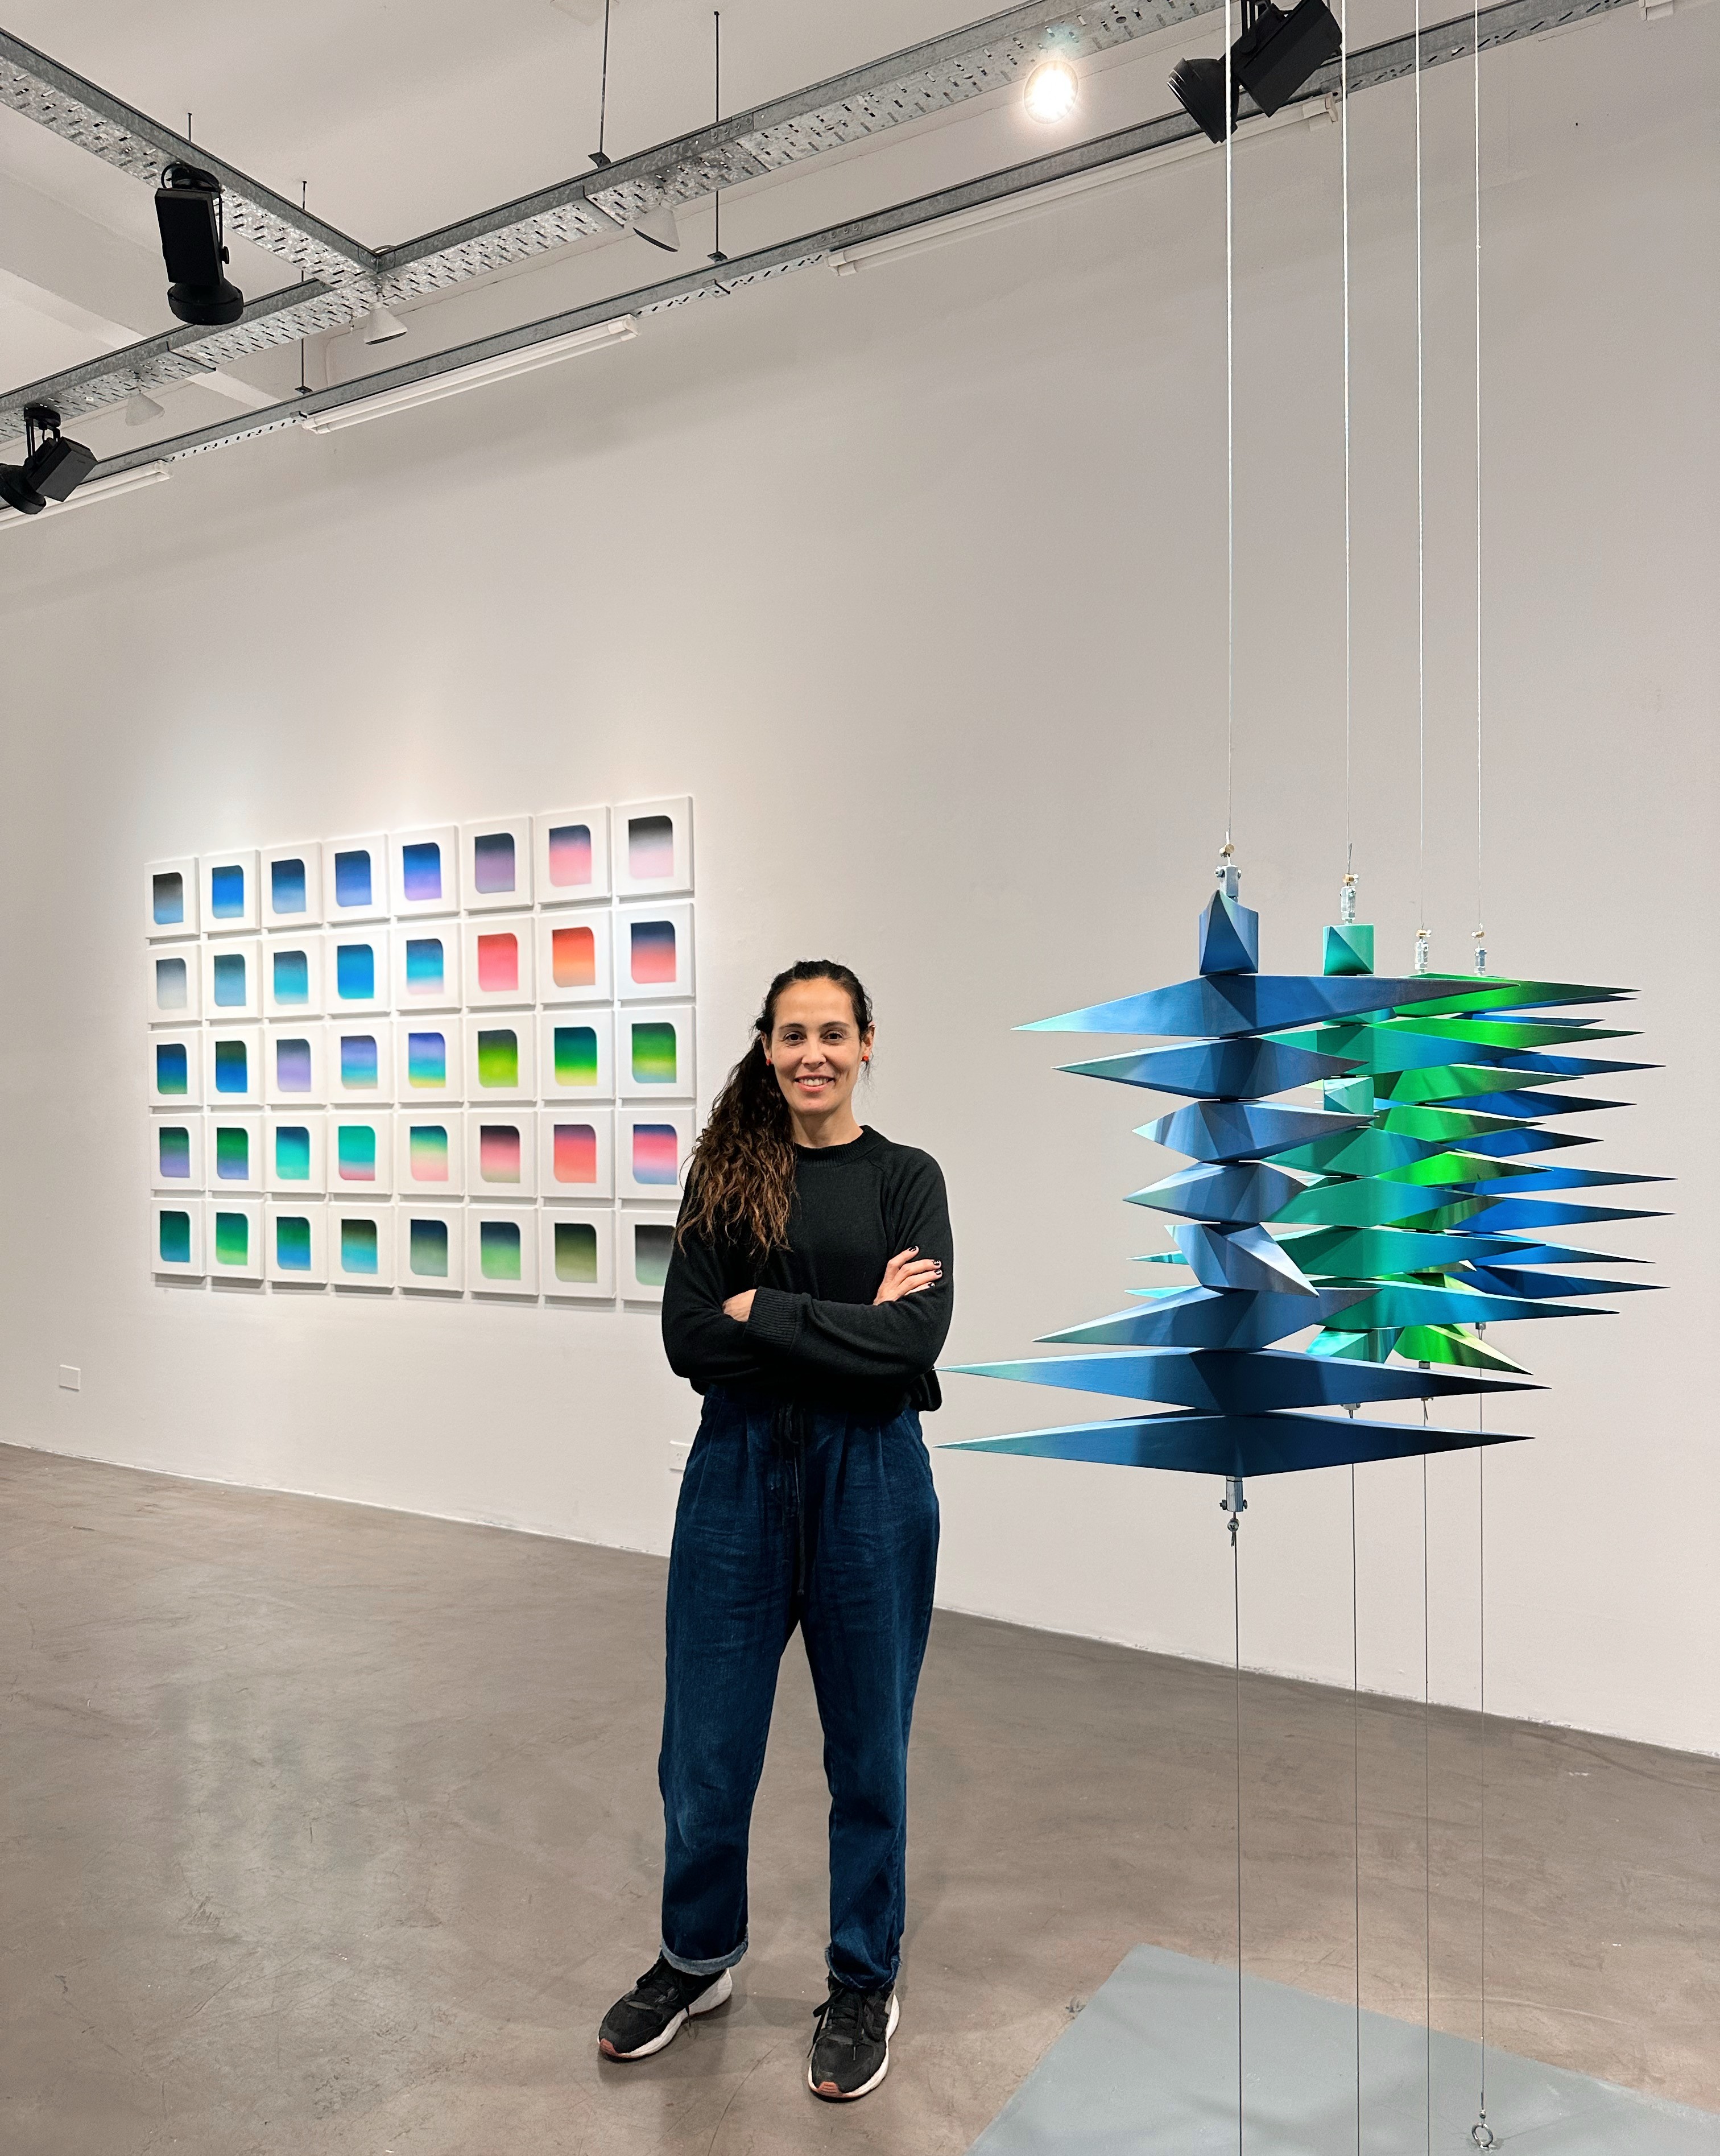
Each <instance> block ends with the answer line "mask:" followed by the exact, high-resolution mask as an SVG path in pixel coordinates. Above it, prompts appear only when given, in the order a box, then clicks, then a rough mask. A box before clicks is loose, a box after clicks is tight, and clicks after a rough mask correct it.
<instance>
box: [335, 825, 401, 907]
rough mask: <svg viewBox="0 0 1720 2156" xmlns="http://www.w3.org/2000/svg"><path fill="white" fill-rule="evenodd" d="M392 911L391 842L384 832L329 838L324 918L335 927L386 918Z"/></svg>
mask: <svg viewBox="0 0 1720 2156" xmlns="http://www.w3.org/2000/svg"><path fill="white" fill-rule="evenodd" d="M322 917H323V919H324V920H325V921H326V922H327V923H328V925H329V927H331V928H341V927H345V926H346V925H347V922H348V921H382V920H385V919H386V918H387V917H388V840H387V839H385V838H384V837H383V834H382V833H381V832H380V831H373V832H371V833H370V834H367V835H366V836H364V837H362V838H357V839H324V841H323V845H322Z"/></svg>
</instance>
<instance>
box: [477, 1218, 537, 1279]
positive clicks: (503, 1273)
mask: <svg viewBox="0 0 1720 2156" xmlns="http://www.w3.org/2000/svg"><path fill="white" fill-rule="evenodd" d="M466 1286H468V1287H469V1288H470V1290H471V1291H472V1292H473V1294H474V1295H522V1296H535V1295H536V1294H537V1212H536V1210H535V1209H531V1208H528V1207H526V1206H523V1205H516V1206H513V1207H511V1208H504V1207H495V1206H487V1205H469V1206H467V1208H466Z"/></svg>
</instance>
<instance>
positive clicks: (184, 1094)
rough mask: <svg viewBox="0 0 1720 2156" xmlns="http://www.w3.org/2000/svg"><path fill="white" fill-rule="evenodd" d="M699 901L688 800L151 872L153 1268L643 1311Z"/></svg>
mask: <svg viewBox="0 0 1720 2156" xmlns="http://www.w3.org/2000/svg"><path fill="white" fill-rule="evenodd" d="M692 899H693V821H692V803H691V800H689V799H688V798H685V796H683V797H680V798H675V799H670V800H664V801H635V802H626V803H621V804H620V805H619V807H609V806H607V805H604V806H598V807H587V808H562V809H551V810H547V811H545V812H543V813H542V814H536V815H522V816H501V817H491V818H488V819H481V818H480V819H477V820H475V821H473V822H470V823H463V824H440V825H435V826H432V827H429V828H427V829H421V830H411V831H395V832H372V833H359V834H356V835H354V836H352V837H348V838H344V839H314V840H307V841H305V842H303V843H300V844H287V845H278V846H267V847H260V846H259V847H236V848H230V849H228V850H225V851H217V852H213V853H206V854H199V855H187V856H185V857H183V858H182V859H179V860H162V861H152V862H151V863H150V864H149V865H148V866H147V867H146V870H145V874H144V935H145V943H146V950H145V985H146V1000H147V1006H148V1029H149V1039H148V1052H147V1060H146V1086H147V1091H148V1096H149V1123H150V1128H149V1148H150V1189H151V1224H150V1236H151V1245H150V1265H151V1271H152V1272H153V1273H154V1274H155V1275H156V1276H157V1277H158V1278H172V1277H173V1276H180V1277H182V1278H184V1279H187V1280H189V1281H193V1282H195V1283H203V1282H207V1281H223V1280H225V1281H249V1282H256V1283H269V1284H272V1285H273V1286H276V1287H279V1288H281V1289H283V1290H290V1289H293V1288H300V1289H305V1290H321V1291H329V1290H331V1289H339V1288H351V1289H358V1290H364V1291H368V1292H370V1293H372V1294H392V1293H394V1292H396V1291H399V1292H402V1293H423V1294H428V1295H440V1296H511V1297H525V1298H528V1299H536V1298H539V1297H542V1298H544V1299H546V1300H548V1301H603V1302H615V1301H621V1302H655V1301H660V1300H661V1299H662V1292H663V1280H664V1275H665V1271H666V1270H667V1267H668V1262H669V1251H670V1241H671V1239H672V1235H673V1231H674V1225H675V1208H676V1206H677V1204H678V1203H679V1200H680V1183H681V1178H682V1175H683V1173H684V1172H685V1165H686V1159H687V1155H688V1152H689V1151H690V1150H691V1145H692V1141H693V1137H694V1133H695V1130H696V1106H695V1103H696V1073H695V1070H694V1060H693V1059H694V1010H695V1005H694V999H693V998H694V952H693V903H692Z"/></svg>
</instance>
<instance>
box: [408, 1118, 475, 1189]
mask: <svg viewBox="0 0 1720 2156" xmlns="http://www.w3.org/2000/svg"><path fill="white" fill-rule="evenodd" d="M465 1165H466V1142H465V1116H463V1115H461V1114H460V1111H459V1110H458V1109H455V1110H454V1111H453V1113H452V1114H444V1112H443V1111H441V1110H439V1109H435V1110H430V1109H425V1110H415V1109H412V1108H401V1109H398V1110H397V1111H396V1112H395V1116H394V1183H395V1188H396V1189H397V1190H398V1192H399V1193H400V1195H401V1197H402V1198H422V1199H425V1200H426V1201H427V1202H435V1201H439V1200H441V1199H447V1198H458V1197H459V1196H460V1193H461V1192H462V1191H463V1190H464V1189H465V1179H466V1178H465Z"/></svg>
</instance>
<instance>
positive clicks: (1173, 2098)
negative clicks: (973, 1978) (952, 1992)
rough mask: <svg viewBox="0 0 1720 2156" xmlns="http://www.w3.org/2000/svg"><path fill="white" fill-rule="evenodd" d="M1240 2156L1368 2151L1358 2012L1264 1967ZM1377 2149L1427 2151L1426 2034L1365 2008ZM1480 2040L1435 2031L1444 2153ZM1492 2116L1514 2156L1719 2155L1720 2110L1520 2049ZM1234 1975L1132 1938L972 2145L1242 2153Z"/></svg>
mask: <svg viewBox="0 0 1720 2156" xmlns="http://www.w3.org/2000/svg"><path fill="white" fill-rule="evenodd" d="M1243 2030H1244V2061H1245V2076H1244V2082H1243V2119H1244V2139H1243V2151H1244V2156H1355V2150H1356V2025H1355V2011H1354V2009H1353V2007H1348V2006H1343V2005H1335V2004H1334V2003H1333V2002H1332V2000H1330V1999H1317V1998H1315V1997H1314V1996H1313V1995H1312V1994H1311V1993H1309V1992H1306V1991H1296V1990H1293V1989H1291V1988H1290V1987H1289V1986H1288V1985H1286V1984H1269V1983H1266V1981H1265V1980H1264V1979H1259V1978H1255V1977H1250V1978H1248V1979H1246V1980H1245V1984H1244V1988H1243ZM1361 2052H1362V2121H1363V2137H1362V2146H1363V2150H1364V2152H1365V2156H1425V2152H1426V2149H1427V2147H1428V2125H1427V2039H1426V2035H1425V2031H1424V2030H1423V2029H1422V2028H1421V2026H1420V2025H1419V2024H1415V2023H1410V2022H1407V2021H1394V2020H1389V2019H1387V2017H1386V2016H1385V2015H1380V2014H1364V2015H1363V2016H1362V2043H1361ZM1479 2061H1480V2052H1479V2049H1478V2047H1477V2046H1476V2045H1474V2044H1472V2043H1468V2042H1466V2041H1465V2040H1462V2039H1461V2038H1460V2037H1456V2036H1442V2035H1435V2037H1434V2040H1433V2143H1432V2145H1433V2147H1434V2148H1435V2151H1440V2150H1445V2151H1449V2152H1450V2156H1459V2152H1462V2151H1471V2150H1472V2145H1473V2144H1472V2143H1471V2140H1470V2138H1469V2133H1470V2128H1471V2126H1472V2125H1473V2124H1474V2123H1475V2117H1476V2087H1477V2069H1478V2066H1479ZM1487 2117H1488V2122H1489V2123H1490V2124H1491V2125H1492V2128H1493V2131H1494V2133H1495V2135H1496V2136H1497V2145H1498V2147H1499V2148H1502V2149H1508V2150H1510V2151H1512V2156H1720V2117H1717V2116H1715V2115H1714V2114H1713V2113H1712V2112H1700V2111H1691V2110H1688V2109H1687V2108H1685V2107H1683V2106H1681V2105H1678V2104H1671V2103H1664V2102H1660V2101H1659V2100H1658V2099H1656V2098H1655V2097H1646V2096H1640V2095H1639V2094H1637V2093H1636V2092H1635V2091H1634V2090H1631V2089H1624V2088H1617V2087H1614V2086H1613V2085H1612V2084H1611V2083H1610V2082H1597V2081H1590V2080H1589V2078H1588V2077H1587V2076H1585V2075H1583V2074H1574V2073H1567V2072H1565V2071H1563V2070H1562V2069H1561V2068H1559V2067H1557V2066H1541V2065H1538V2063H1537V2062H1536V2061H1534V2060H1533V2059H1519V2058H1516V2057H1514V2056H1512V2054H1510V2053H1509V2052H1506V2051H1493V2050H1492V2049H1490V2050H1489V2051H1488V2053H1487ZM1236 2147H1237V2138H1236V1977H1235V1971H1234V1970H1230V1969H1219V1968H1214V1965H1213V1964H1212V1963H1210V1962H1204V1961H1194V1960H1191V1959H1190V1958H1189V1957H1188V1956H1187V1955H1185V1954H1174V1953H1166V1952H1165V1951H1164V1950H1163V1948H1159V1947H1146V1946H1142V1947H1136V1948H1134V1949H1133V1950H1132V1952H1131V1953H1129V1954H1128V1955H1127V1957H1126V1958H1125V1959H1124V1960H1123V1961H1122V1963H1121V1964H1120V1965H1119V1967H1118V1968H1117V1969H1116V1971H1115V1972H1114V1973H1113V1974H1112V1975H1111V1976H1110V1977H1109V1978H1107V1979H1106V1982H1105V1983H1104V1984H1101V1986H1100V1988H1099V1989H1098V1990H1097V1991H1096V1992H1095V1993H1094V1994H1093V1996H1092V1998H1091V1999H1090V2000H1089V2001H1088V2003H1087V2005H1086V2008H1085V2009H1084V2010H1083V2011H1082V2012H1081V2014H1080V2015H1078V2016H1077V2018H1076V2020H1075V2021H1074V2022H1073V2023H1072V2024H1071V2027H1070V2028H1069V2030H1068V2031H1067V2033H1066V2034H1065V2035H1063V2036H1061V2037H1060V2038H1059V2039H1058V2040H1057V2042H1056V2043H1055V2044H1054V2045H1053V2046H1052V2047H1051V2049H1050V2051H1048V2052H1047V2053H1046V2054H1045V2057H1044V2058H1043V2059H1042V2060H1041V2061H1040V2063H1039V2065H1038V2066H1036V2067H1035V2069H1034V2071H1033V2072H1032V2073H1031V2074H1030V2075H1029V2076H1028V2078H1027V2080H1026V2081H1025V2082H1023V2084H1022V2086H1021V2087H1020V2088H1019V2089H1018V2090H1017V2091H1016V2092H1015V2094H1014V2096H1013V2097H1011V2098H1010V2100H1009V2102H1008V2103H1007V2104H1006V2105H1005V2106H1004V2109H1003V2111H1002V2112H1000V2113H999V2116H998V2117H996V2118H995V2119H994V2120H993V2123H991V2125H990V2126H988V2128H986V2130H985V2132H984V2133H982V2134H981V2135H980V2137H979V2138H978V2141H976V2142H975V2143H973V2149H972V2151H971V2152H970V2156H1053V2152H1055V2156H1147V2152H1157V2151H1161V2150H1162V2151H1163V2152H1165V2156H1172V2152H1175V2156H1235V2150H1236Z"/></svg>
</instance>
